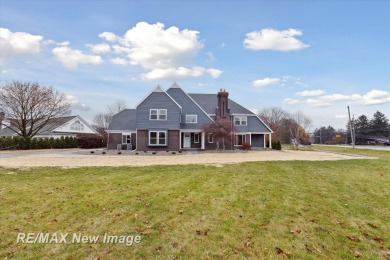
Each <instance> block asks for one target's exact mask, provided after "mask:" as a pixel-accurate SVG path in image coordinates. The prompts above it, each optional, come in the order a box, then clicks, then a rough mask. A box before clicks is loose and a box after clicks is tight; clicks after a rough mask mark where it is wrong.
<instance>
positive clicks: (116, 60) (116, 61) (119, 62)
mask: <svg viewBox="0 0 390 260" xmlns="http://www.w3.org/2000/svg"><path fill="white" fill-rule="evenodd" d="M110 62H111V63H113V64H117V65H127V64H129V62H128V61H127V60H126V59H122V58H119V57H116V58H112V59H110Z"/></svg>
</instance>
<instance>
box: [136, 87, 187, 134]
mask: <svg viewBox="0 0 390 260" xmlns="http://www.w3.org/2000/svg"><path fill="white" fill-rule="evenodd" d="M150 109H166V110H167V120H150V119H149V116H150ZM180 110H181V109H180V107H179V106H178V105H177V104H176V103H175V102H174V101H173V100H172V99H171V98H170V97H169V96H168V95H167V94H166V93H164V92H153V93H151V94H150V95H149V96H148V97H147V98H146V99H145V100H144V101H143V102H142V103H141V104H139V105H138V107H137V128H138V129H140V128H141V129H150V128H165V129H179V128H180V112H181V111H180Z"/></svg>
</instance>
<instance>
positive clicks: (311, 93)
mask: <svg viewBox="0 0 390 260" xmlns="http://www.w3.org/2000/svg"><path fill="white" fill-rule="evenodd" d="M325 93H326V92H325V91H324V90H322V89H317V90H305V91H301V92H297V93H295V95H296V96H300V97H315V96H321V95H324V94H325Z"/></svg>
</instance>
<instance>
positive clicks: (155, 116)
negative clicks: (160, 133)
mask: <svg viewBox="0 0 390 260" xmlns="http://www.w3.org/2000/svg"><path fill="white" fill-rule="evenodd" d="M149 119H150V120H167V110H166V109H150V115H149Z"/></svg>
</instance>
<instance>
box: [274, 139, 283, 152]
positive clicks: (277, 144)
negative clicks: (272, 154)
mask: <svg viewBox="0 0 390 260" xmlns="http://www.w3.org/2000/svg"><path fill="white" fill-rule="evenodd" d="M275 149H276V150H282V144H281V143H280V141H279V140H278V141H277V142H276V148H275Z"/></svg>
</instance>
